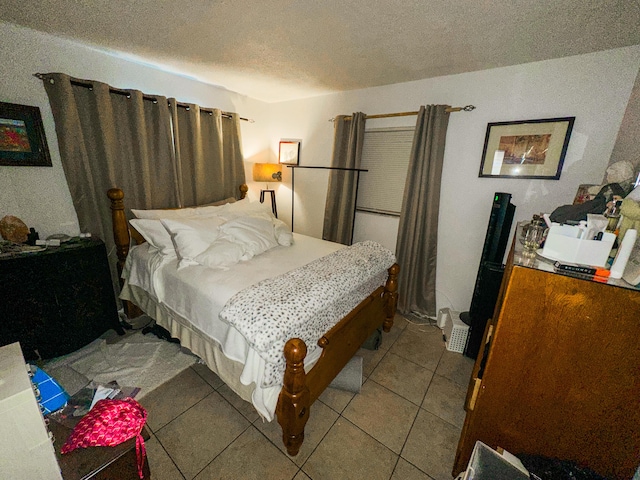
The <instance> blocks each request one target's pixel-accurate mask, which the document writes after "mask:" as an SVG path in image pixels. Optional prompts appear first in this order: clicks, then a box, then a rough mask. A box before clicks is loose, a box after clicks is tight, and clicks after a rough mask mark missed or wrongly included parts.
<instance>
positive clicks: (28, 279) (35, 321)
mask: <svg viewBox="0 0 640 480" xmlns="http://www.w3.org/2000/svg"><path fill="white" fill-rule="evenodd" d="M0 292H2V302H0V345H7V344H9V343H13V342H20V346H21V347H22V351H23V353H24V356H25V358H26V359H27V360H37V359H38V358H42V359H47V358H52V357H56V356H59V355H64V354H67V353H70V352H72V351H74V350H77V349H79V348H81V347H83V346H84V345H86V344H88V343H90V342H91V341H93V340H95V339H96V338H97V337H99V336H100V335H101V334H103V333H104V332H106V331H107V330H109V329H110V328H113V329H116V330H117V331H118V332H119V333H122V329H121V327H120V323H119V318H118V312H117V307H116V301H115V295H114V292H113V287H112V283H111V276H110V272H109V265H108V263H107V254H106V249H105V246H104V243H103V242H102V241H100V240H94V239H73V240H71V241H69V242H65V243H63V244H62V245H61V246H60V247H49V248H48V249H47V250H45V251H42V252H36V253H28V254H21V255H19V256H13V257H10V258H2V259H0Z"/></svg>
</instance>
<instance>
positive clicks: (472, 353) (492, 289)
mask: <svg viewBox="0 0 640 480" xmlns="http://www.w3.org/2000/svg"><path fill="white" fill-rule="evenodd" d="M503 274H504V265H502V264H501V263H493V262H485V263H484V264H483V265H482V268H481V269H480V272H479V273H478V278H479V282H478V288H477V289H476V290H475V291H474V302H473V303H472V304H471V305H472V308H471V309H469V311H468V312H464V313H462V314H460V319H461V320H462V321H463V322H465V320H464V319H463V318H462V317H463V316H465V318H467V319H468V320H469V325H470V327H471V328H470V329H469V336H468V337H467V345H466V347H465V349H464V354H465V355H466V356H467V357H470V358H476V357H477V356H478V352H480V347H481V343H482V335H483V333H484V329H485V327H486V326H487V321H488V320H489V319H490V318H491V317H492V316H493V310H494V308H495V306H496V301H497V300H498V293H499V292H500V284H501V283H502V276H503ZM465 323H466V322H465Z"/></svg>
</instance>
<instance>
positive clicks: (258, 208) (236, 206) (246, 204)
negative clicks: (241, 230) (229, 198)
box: [220, 198, 273, 219]
mask: <svg viewBox="0 0 640 480" xmlns="http://www.w3.org/2000/svg"><path fill="white" fill-rule="evenodd" d="M223 209H224V210H221V211H220V212H221V214H222V215H225V216H226V217H227V218H229V219H231V218H237V217H239V216H243V215H255V214H265V215H268V216H269V217H273V213H272V212H271V205H270V204H267V203H260V202H250V201H249V199H247V198H245V199H243V200H238V201H237V202H234V203H229V204H227V205H224V207H223Z"/></svg>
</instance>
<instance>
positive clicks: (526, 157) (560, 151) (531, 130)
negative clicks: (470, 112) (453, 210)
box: [479, 117, 576, 180]
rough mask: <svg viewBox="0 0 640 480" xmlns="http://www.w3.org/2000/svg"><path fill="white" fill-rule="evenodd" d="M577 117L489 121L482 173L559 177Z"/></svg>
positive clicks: (494, 175)
mask: <svg viewBox="0 0 640 480" xmlns="http://www.w3.org/2000/svg"><path fill="white" fill-rule="evenodd" d="M575 118H576V117H565V118H546V119H541V120H521V121H516V122H497V123H489V124H488V125H487V134H486V136H485V139H484V150H483V152H482V162H481V164H480V174H479V176H480V177H500V178H538V179H546V180H559V179H560V173H561V172H562V164H563V162H564V157H565V155H566V154H567V147H568V146H569V138H570V137H571V130H572V129H573V122H574V121H575Z"/></svg>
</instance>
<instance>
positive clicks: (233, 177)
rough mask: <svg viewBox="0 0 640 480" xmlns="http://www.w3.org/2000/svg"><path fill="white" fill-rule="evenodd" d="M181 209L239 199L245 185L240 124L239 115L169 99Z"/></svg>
mask: <svg viewBox="0 0 640 480" xmlns="http://www.w3.org/2000/svg"><path fill="white" fill-rule="evenodd" d="M169 109H170V111H171V119H172V125H173V136H174V139H175V148H176V151H175V155H176V169H177V174H178V185H179V190H180V204H181V206H193V205H202V204H206V203H210V202H214V201H217V200H222V199H224V198H228V197H236V196H237V195H238V185H240V184H241V183H244V182H245V176H244V165H243V159H242V149H241V147H240V121H239V118H238V116H237V115H236V114H230V115H227V114H225V115H224V116H223V114H222V112H221V111H220V110H218V109H212V110H205V109H201V108H200V107H199V106H198V105H194V104H188V105H185V104H178V102H177V100H176V99H175V98H170V99H169Z"/></svg>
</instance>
